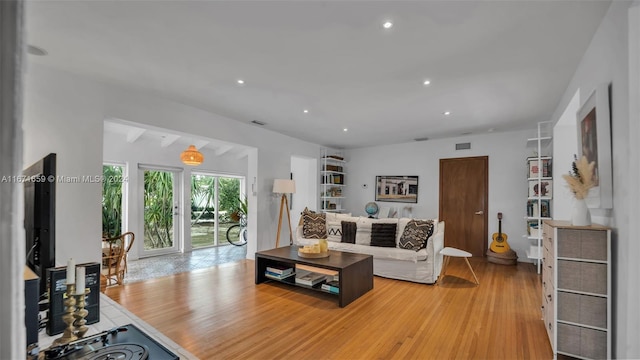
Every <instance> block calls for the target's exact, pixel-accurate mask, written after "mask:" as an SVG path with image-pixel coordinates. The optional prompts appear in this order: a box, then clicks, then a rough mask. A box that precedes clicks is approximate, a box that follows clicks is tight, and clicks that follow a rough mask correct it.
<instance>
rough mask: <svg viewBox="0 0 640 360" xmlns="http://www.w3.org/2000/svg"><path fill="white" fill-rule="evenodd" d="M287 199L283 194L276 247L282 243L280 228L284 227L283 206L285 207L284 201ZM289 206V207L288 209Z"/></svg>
mask: <svg viewBox="0 0 640 360" xmlns="http://www.w3.org/2000/svg"><path fill="white" fill-rule="evenodd" d="M285 201H286V197H285V195H284V194H282V198H281V199H280V217H279V218H278V233H277V235H276V248H277V247H278V246H279V245H280V230H281V229H282V208H283V207H284V202H285ZM288 210H289V208H287V211H288Z"/></svg>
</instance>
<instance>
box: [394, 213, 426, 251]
mask: <svg viewBox="0 0 640 360" xmlns="http://www.w3.org/2000/svg"><path fill="white" fill-rule="evenodd" d="M432 234H433V220H411V221H409V223H408V224H407V226H405V228H404V232H403V233H402V236H401V237H400V243H399V244H398V245H399V247H400V248H401V249H411V250H415V251H418V250H420V249H422V248H425V247H426V246H427V240H428V239H429V237H430V236H431V235H432Z"/></svg>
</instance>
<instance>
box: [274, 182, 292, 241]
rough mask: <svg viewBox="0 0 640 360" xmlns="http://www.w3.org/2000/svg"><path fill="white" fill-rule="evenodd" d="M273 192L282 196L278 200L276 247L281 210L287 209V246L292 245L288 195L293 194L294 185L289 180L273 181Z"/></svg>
mask: <svg viewBox="0 0 640 360" xmlns="http://www.w3.org/2000/svg"><path fill="white" fill-rule="evenodd" d="M273 192H274V193H276V194H282V196H281V198H280V216H279V218H278V233H277V234H276V247H278V245H279V244H280V230H281V229H282V210H283V208H286V209H287V221H288V222H289V245H291V244H293V231H291V215H290V214H289V200H288V199H287V195H288V194H295V192H296V183H295V181H293V180H289V179H275V180H274V181H273Z"/></svg>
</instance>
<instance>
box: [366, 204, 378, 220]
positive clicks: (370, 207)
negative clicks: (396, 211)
mask: <svg viewBox="0 0 640 360" xmlns="http://www.w3.org/2000/svg"><path fill="white" fill-rule="evenodd" d="M378 210H379V209H378V204H376V203H374V202H373V201H372V202H369V203H367V205H365V206H364V211H366V212H367V214H369V216H373V215H375V214H377V213H378Z"/></svg>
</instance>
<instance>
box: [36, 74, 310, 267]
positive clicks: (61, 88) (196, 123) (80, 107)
mask: <svg viewBox="0 0 640 360" xmlns="http://www.w3.org/2000/svg"><path fill="white" fill-rule="evenodd" d="M24 118H25V126H24V129H25V164H30V163H33V162H35V161H36V160H38V159H39V158H41V157H42V156H43V155H44V154H47V153H49V152H56V153H57V154H58V173H60V174H63V175H70V176H71V175H100V174H101V173H102V162H103V120H104V119H108V118H118V119H126V120H128V121H132V122H137V123H141V124H146V125H150V126H156V127H160V128H165V129H169V130H172V131H177V132H182V133H187V134H197V135H199V136H202V137H208V138H213V139H220V140H224V141H229V142H234V143H238V144H242V145H247V146H253V147H255V148H256V149H255V150H253V151H249V156H248V159H247V165H248V169H247V181H248V184H250V185H251V184H252V183H253V178H254V177H255V178H256V184H255V189H256V193H255V195H254V194H253V193H250V194H249V204H250V207H249V236H250V238H249V239H250V243H249V244H248V247H247V258H253V257H254V253H255V251H256V250H257V249H258V250H262V249H268V248H270V247H273V246H274V245H275V234H276V227H277V224H276V222H277V212H278V206H279V203H278V202H277V201H276V200H277V199H275V198H274V197H273V196H272V193H271V188H272V186H273V179H276V178H287V177H288V176H289V173H290V170H291V165H290V162H291V155H294V154H295V155H298V156H307V157H317V154H319V151H320V148H319V146H318V145H315V144H311V143H308V142H304V141H301V140H297V139H294V138H291V137H288V136H284V135H281V134H277V133H275V132H272V131H269V130H266V129H264V128H261V127H258V126H252V125H248V124H244V123H240V122H238V121H234V120H231V119H228V118H225V117H222V116H219V115H216V114H213V113H210V112H207V111H204V110H201V109H198V108H194V107H190V106H187V105H184V104H180V103H177V102H173V101H170V100H167V99H163V98H159V97H154V96H152V95H149V94H145V93H142V92H137V91H133V90H130V89H125V88H121V87H116V86H112V85H107V84H103V83H99V82H96V81H92V80H90V79H87V78H83V77H81V76H77V75H73V74H69V73H65V72H61V71H57V70H52V69H48V68H45V67H42V66H38V65H35V64H31V63H30V64H29V72H28V73H27V76H26V86H25V116H24ZM59 185H60V186H59V187H58V189H59V190H58V198H57V205H56V211H57V219H58V221H57V227H56V238H57V249H56V257H57V262H58V263H59V264H63V262H64V261H65V260H66V259H67V258H69V257H74V258H75V259H77V260H78V262H82V261H99V260H100V241H99V239H100V236H101V229H102V225H101V208H100V203H101V193H102V188H101V186H100V184H59ZM252 239H253V240H252Z"/></svg>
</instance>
